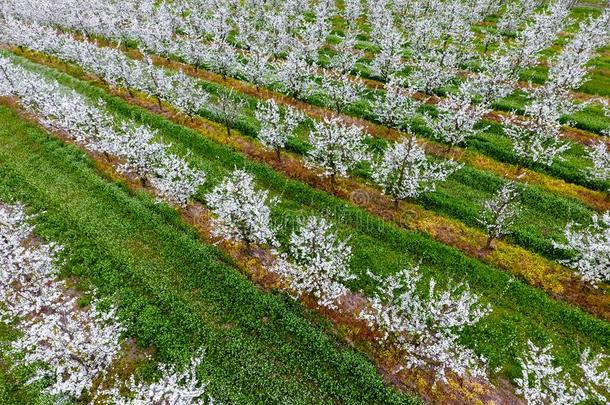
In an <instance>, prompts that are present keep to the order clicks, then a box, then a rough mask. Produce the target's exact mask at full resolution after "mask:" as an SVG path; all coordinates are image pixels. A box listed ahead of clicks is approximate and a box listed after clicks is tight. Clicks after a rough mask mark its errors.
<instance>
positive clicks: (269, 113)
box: [255, 99, 305, 160]
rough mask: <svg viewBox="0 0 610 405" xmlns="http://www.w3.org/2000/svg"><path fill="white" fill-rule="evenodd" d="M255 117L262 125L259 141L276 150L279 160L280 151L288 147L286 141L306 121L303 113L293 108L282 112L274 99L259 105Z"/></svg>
mask: <svg viewBox="0 0 610 405" xmlns="http://www.w3.org/2000/svg"><path fill="white" fill-rule="evenodd" d="M255 117H256V119H257V120H258V121H259V122H260V124H261V130H260V131H259V132H258V139H259V140H260V141H261V143H262V144H263V145H264V146H265V147H266V148H269V149H273V150H275V152H276V154H277V157H278V160H279V159H280V158H281V155H280V151H281V149H282V148H284V147H285V146H286V141H288V139H289V138H290V137H291V136H292V135H293V134H294V131H295V129H296V128H297V127H298V125H299V124H300V123H301V122H302V121H303V120H304V119H305V117H304V116H303V114H302V113H301V112H299V111H298V110H295V109H293V108H290V107H287V108H285V109H284V110H283V111H282V110H280V107H279V106H278V105H277V103H276V102H275V101H273V99H271V100H269V101H267V102H261V103H259V104H258V106H257V108H256V112H255Z"/></svg>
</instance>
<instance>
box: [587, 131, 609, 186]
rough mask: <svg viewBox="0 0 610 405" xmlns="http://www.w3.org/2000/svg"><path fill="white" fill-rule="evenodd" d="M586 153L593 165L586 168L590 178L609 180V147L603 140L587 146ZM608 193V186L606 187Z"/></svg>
mask: <svg viewBox="0 0 610 405" xmlns="http://www.w3.org/2000/svg"><path fill="white" fill-rule="evenodd" d="M587 154H588V155H589V158H590V159H591V161H592V163H593V166H592V167H591V168H590V169H589V170H587V174H588V175H589V176H591V178H593V179H595V180H599V181H610V147H608V144H607V143H606V142H604V141H603V140H600V141H598V142H596V143H594V144H593V145H592V146H590V147H588V148H587ZM607 192H608V194H610V188H609V189H608V191H607Z"/></svg>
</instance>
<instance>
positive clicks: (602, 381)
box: [515, 341, 610, 405]
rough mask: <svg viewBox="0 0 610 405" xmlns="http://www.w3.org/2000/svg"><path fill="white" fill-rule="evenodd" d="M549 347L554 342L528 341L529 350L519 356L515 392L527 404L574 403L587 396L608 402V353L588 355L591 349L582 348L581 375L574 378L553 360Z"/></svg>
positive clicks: (609, 379) (609, 385)
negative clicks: (577, 378)
mask: <svg viewBox="0 0 610 405" xmlns="http://www.w3.org/2000/svg"><path fill="white" fill-rule="evenodd" d="M552 349H553V345H548V346H545V347H538V346H536V345H535V344H534V343H532V342H531V341H528V351H527V352H526V353H525V355H524V356H522V357H521V358H520V359H519V361H520V363H521V377H519V378H517V379H516V380H515V383H516V384H517V394H520V395H522V396H523V397H524V398H525V401H526V402H527V404H528V405H546V404H561V405H573V404H578V403H581V402H583V401H585V400H586V399H597V400H599V401H601V402H602V403H607V402H608V398H609V396H610V391H609V389H608V387H610V377H609V376H608V356H606V355H603V354H601V353H600V354H597V355H595V356H591V351H590V349H589V348H587V349H585V350H584V351H583V352H582V354H581V358H580V364H579V367H580V371H581V372H582V378H580V379H579V380H574V379H573V378H572V376H570V375H569V374H568V373H567V372H565V371H563V369H562V368H561V367H559V366H557V365H555V364H554V363H555V359H554V357H553V355H552V354H551V350H552Z"/></svg>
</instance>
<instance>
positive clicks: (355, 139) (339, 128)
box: [307, 118, 370, 179]
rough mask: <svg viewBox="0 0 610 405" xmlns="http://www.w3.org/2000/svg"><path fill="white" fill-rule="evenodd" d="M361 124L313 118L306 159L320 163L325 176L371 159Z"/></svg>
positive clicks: (315, 165) (309, 162)
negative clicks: (355, 124)
mask: <svg viewBox="0 0 610 405" xmlns="http://www.w3.org/2000/svg"><path fill="white" fill-rule="evenodd" d="M367 137H368V136H367V135H365V134H364V133H363V131H362V129H361V128H360V127H357V126H353V125H346V124H344V123H343V122H341V120H339V119H336V118H333V119H324V121H316V122H315V123H314V129H313V131H311V133H310V134H309V142H310V143H311V146H312V149H311V150H310V151H309V153H308V155H307V163H308V164H309V165H310V166H312V167H321V168H322V169H323V175H324V176H331V178H332V179H334V178H335V176H337V175H340V176H346V175H347V174H348V172H349V171H350V170H352V169H353V168H354V167H355V166H356V165H357V164H358V163H360V162H363V161H367V160H369V159H370V157H369V153H368V151H367V146H366V144H365V143H364V141H365V140H366V139H367Z"/></svg>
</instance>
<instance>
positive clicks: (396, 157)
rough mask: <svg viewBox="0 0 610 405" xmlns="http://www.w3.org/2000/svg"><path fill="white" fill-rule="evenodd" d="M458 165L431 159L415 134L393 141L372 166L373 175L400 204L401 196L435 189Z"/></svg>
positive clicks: (405, 196) (416, 195)
mask: <svg viewBox="0 0 610 405" xmlns="http://www.w3.org/2000/svg"><path fill="white" fill-rule="evenodd" d="M459 168H461V166H460V165H458V164H456V163H454V162H453V161H452V160H448V161H442V162H434V161H432V160H430V158H428V157H427V156H426V153H425V152H424V149H423V148H422V147H421V146H419V145H418V144H417V140H416V138H415V137H414V136H412V137H409V138H407V139H404V140H402V141H400V142H397V143H395V144H392V145H390V146H389V147H388V148H387V149H386V151H385V153H384V155H383V158H382V160H381V161H379V162H377V163H376V164H375V165H374V166H373V172H372V176H373V180H375V182H376V183H377V184H379V185H380V186H381V187H382V188H383V190H384V192H385V193H386V194H388V195H390V196H392V197H393V198H394V201H395V203H396V204H398V201H400V200H404V199H407V198H417V197H418V196H419V195H420V194H421V193H427V192H431V191H434V190H436V182H438V181H444V180H446V179H447V177H449V176H450V175H451V174H453V173H454V172H455V171H457V170H458V169H459Z"/></svg>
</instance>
